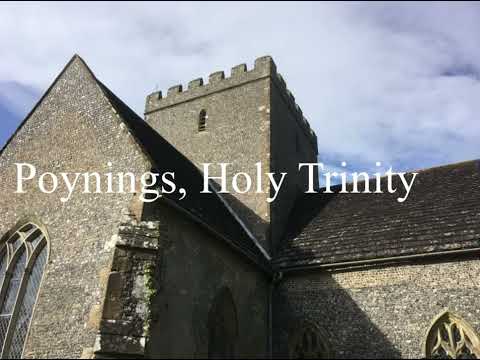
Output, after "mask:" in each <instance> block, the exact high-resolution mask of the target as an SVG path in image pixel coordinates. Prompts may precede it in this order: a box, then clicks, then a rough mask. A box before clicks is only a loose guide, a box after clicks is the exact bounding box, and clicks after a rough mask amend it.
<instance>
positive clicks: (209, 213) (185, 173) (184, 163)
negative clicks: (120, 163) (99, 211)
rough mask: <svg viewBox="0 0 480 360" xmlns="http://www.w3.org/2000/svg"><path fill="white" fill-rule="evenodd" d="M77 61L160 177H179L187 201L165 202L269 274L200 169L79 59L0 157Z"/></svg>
mask: <svg viewBox="0 0 480 360" xmlns="http://www.w3.org/2000/svg"><path fill="white" fill-rule="evenodd" d="M74 61H80V62H81V63H82V65H83V66H84V67H85V69H86V70H87V71H88V72H89V74H90V75H91V76H92V79H93V80H94V81H95V82H96V83H97V84H98V86H99V88H100V90H101V91H102V93H103V94H104V95H105V97H106V99H107V100H108V102H109V103H110V104H111V106H112V107H113V109H114V110H115V112H116V113H117V114H118V115H119V117H120V119H121V120H122V121H123V122H124V123H125V125H126V126H127V128H128V129H129V131H130V133H131V134H132V136H133V137H134V139H135V140H136V142H137V143H138V145H139V146H140V148H141V149H142V150H143V152H144V153H145V155H146V156H147V157H148V158H149V159H150V160H151V161H152V163H153V164H154V165H155V170H156V171H158V172H159V173H164V172H173V173H175V184H176V185H177V189H179V188H184V189H185V190H186V191H187V196H186V197H185V199H183V200H178V199H179V198H180V197H181V195H180V194H179V193H178V192H176V193H173V194H164V197H163V198H164V199H165V200H166V201H167V202H168V203H169V204H171V205H174V206H175V207H177V208H178V209H180V210H182V211H183V212H184V213H186V214H188V215H189V216H190V217H192V218H193V219H194V220H196V221H197V222H200V223H201V224H202V225H203V226H204V227H206V228H208V229H209V230H210V231H213V232H214V233H215V234H216V235H217V236H219V237H221V238H222V239H224V240H225V241H227V242H228V243H229V244H230V245H231V246H233V247H234V248H235V249H237V250H239V251H241V252H242V253H243V254H244V255H246V256H247V257H248V258H249V259H250V260H252V261H254V262H255V263H256V264H257V265H260V266H261V267H262V268H263V269H265V270H267V271H268V270H269V269H270V267H269V264H268V259H267V257H266V256H265V255H264V252H263V249H262V248H261V247H260V246H259V245H258V244H257V243H256V240H255V238H253V236H251V234H249V233H248V231H247V230H246V228H244V226H243V225H242V224H241V223H240V222H239V221H237V219H236V218H235V216H234V214H233V213H232V212H231V210H230V209H229V208H228V207H227V206H226V204H225V203H224V202H223V201H222V199H221V198H220V197H219V195H218V194H216V193H209V194H208V193H207V194H201V193H200V191H201V190H202V189H203V176H202V174H201V173H200V171H199V170H198V169H197V167H196V166H195V165H193V164H192V163H191V162H190V161H189V160H188V159H187V158H186V157H185V156H183V155H182V154H181V153H180V152H178V151H177V150H176V149H175V148H174V147H173V146H172V145H170V144H169V143H168V142H167V141H166V140H165V139H164V138H163V137H162V136H160V134H158V133H157V132H156V131H155V130H154V129H153V128H151V127H150V126H149V125H148V124H147V123H146V122H145V121H144V120H143V119H142V118H140V117H139V116H138V115H137V114H136V113H135V112H134V111H133V110H131V109H130V108H129V107H128V106H127V105H125V103H124V102H123V101H121V100H120V99H119V98H118V97H117V96H116V95H115V94H114V93H113V92H112V91H110V90H109V89H108V88H107V87H106V86H105V85H104V84H103V83H102V82H100V81H99V80H98V79H97V78H96V76H95V74H94V73H93V72H92V71H91V70H90V68H89V67H88V65H87V64H86V63H85V62H84V61H83V59H82V58H80V56H78V55H74V56H73V57H72V59H71V60H70V61H69V62H68V63H67V65H66V66H65V67H64V68H63V70H62V71H61V72H60V74H59V75H58V76H57V77H56V78H55V80H54V82H53V83H52V84H51V85H50V87H49V88H48V90H47V91H46V92H45V94H44V95H43V96H42V97H41V99H40V100H39V101H38V102H37V104H36V105H35V107H34V108H33V109H32V111H31V112H30V113H29V114H28V115H27V117H26V118H25V120H24V121H23V122H22V123H21V125H20V126H19V127H18V129H17V130H16V132H15V133H14V134H13V135H12V136H11V137H10V139H9V140H8V142H7V143H6V144H5V146H4V147H3V148H2V150H1V151H0V155H1V153H2V152H3V151H4V150H5V148H6V147H7V146H8V144H9V143H10V142H11V140H12V139H13V138H14V137H15V134H16V133H17V132H18V131H19V130H20V129H21V128H22V127H23V125H24V124H25V123H26V122H27V120H28V118H29V117H30V116H31V115H32V114H33V113H34V112H35V110H36V109H37V108H38V106H39V105H40V104H41V103H42V101H43V100H44V99H45V98H46V96H47V95H48V94H49V93H50V91H51V90H52V88H53V87H54V85H55V84H56V82H57V81H58V80H59V79H60V78H61V76H62V74H64V72H65V71H66V70H67V69H68V68H69V66H70V65H71V64H72V63H73V62H74Z"/></svg>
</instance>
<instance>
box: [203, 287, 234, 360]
mask: <svg viewBox="0 0 480 360" xmlns="http://www.w3.org/2000/svg"><path fill="white" fill-rule="evenodd" d="M237 333H238V324H237V311H236V308H235V303H234V301H233V297H232V293H231V292H230V290H229V289H228V288H226V287H224V288H222V289H221V290H220V291H219V292H218V294H217V296H216V297H215V299H214V301H213V304H212V307H211V308H210V312H209V314H208V357H209V358H210V359H233V357H234V355H235V342H236V339H237Z"/></svg>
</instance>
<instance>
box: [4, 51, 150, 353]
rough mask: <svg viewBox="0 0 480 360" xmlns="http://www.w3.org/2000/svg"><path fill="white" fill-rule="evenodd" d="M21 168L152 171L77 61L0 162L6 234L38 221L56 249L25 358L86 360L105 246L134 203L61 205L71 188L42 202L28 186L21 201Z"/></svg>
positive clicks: (101, 198) (79, 199)
mask: <svg viewBox="0 0 480 360" xmlns="http://www.w3.org/2000/svg"><path fill="white" fill-rule="evenodd" d="M16 162H29V163H32V164H33V165H35V166H36V167H37V170H38V172H39V173H43V172H46V171H49V172H54V173H59V172H61V171H65V172H81V173H83V172H92V171H99V172H103V173H104V172H106V171H107V169H108V170H111V171H112V172H125V171H132V172H134V173H136V174H143V173H144V172H145V171H148V170H149V169H150V167H151V165H150V164H149V163H148V161H147V159H146V158H145V156H144V155H143V153H142V152H141V149H140V148H139V147H138V146H137V144H136V143H135V142H134V140H133V139H132V137H131V136H130V135H129V133H128V131H127V129H126V128H125V126H124V125H123V123H122V121H121V120H120V118H119V117H118V115H117V114H116V113H115V111H114V110H113V108H112V106H111V104H110V103H109V102H108V100H107V99H106V98H105V96H104V95H103V93H102V91H101V89H100V88H99V86H98V84H97V83H96V80H95V79H94V78H93V76H92V74H91V73H90V72H89V70H87V68H86V66H85V64H84V63H83V62H82V61H81V60H80V59H79V58H78V57H75V58H74V59H73V60H72V61H71V62H70V64H69V65H68V67H67V68H66V70H65V71H64V72H63V73H62V74H61V75H60V77H59V78H58V80H57V81H56V83H55V84H54V86H53V87H52V88H51V89H50V91H49V92H48V93H47V94H46V96H45V97H44V98H43V101H42V102H41V104H40V105H39V106H38V107H37V108H36V109H35V111H34V112H33V113H32V115H31V116H30V117H29V119H28V121H27V122H26V123H25V125H24V126H23V127H22V128H21V129H20V130H18V132H17V134H16V136H15V137H14V138H13V139H12V141H11V142H10V143H9V145H8V146H7V147H6V148H5V149H4V150H3V151H2V152H1V154H0V173H1V176H0V194H1V196H0V213H1V214H2V218H1V221H0V234H2V235H3V234H4V233H5V232H6V231H7V230H9V229H10V228H11V227H13V225H14V224H15V223H17V222H18V221H19V220H21V219H22V218H31V217H35V218H37V219H39V220H40V221H41V222H42V223H43V224H44V225H45V227H46V229H47V231H48V235H49V241H50V256H49V261H48V264H47V266H46V270H45V275H44V279H43V282H42V286H41V288H40V292H39V298H38V301H37V304H36V307H35V312H34V315H33V319H32V323H31V324H32V325H31V328H30V332H29V336H28V339H27V343H26V349H25V352H24V355H25V356H27V357H36V358H38V357H66V358H70V357H80V356H81V354H82V351H83V349H84V348H88V347H92V346H93V343H94V341H95V336H96V332H97V331H98V330H97V329H93V328H92V327H91V326H88V325H87V324H92V322H91V320H92V319H91V318H90V315H91V312H92V309H94V308H95V307H96V306H99V305H101V303H102V301H103V298H104V293H105V287H104V286H102V285H101V284H102V282H101V281H99V276H98V274H99V272H100V271H101V270H102V269H105V268H107V267H110V266H111V260H112V255H113V248H112V247H108V246H105V245H106V243H107V242H108V241H110V240H111V238H112V236H113V235H115V234H116V233H117V231H118V226H119V224H120V222H121V218H122V209H124V208H127V207H128V205H129V203H130V201H131V199H132V195H129V194H125V195H121V194H109V195H108V196H106V195H105V194H95V193H92V194H82V193H78V192H76V193H74V194H73V196H72V197H71V199H70V200H69V201H68V202H67V203H61V202H60V200H59V198H60V197H61V196H63V195H64V194H66V191H67V190H66V189H65V188H63V187H60V188H59V189H58V191H57V192H56V193H54V194H43V193H41V192H40V191H39V190H38V187H37V184H35V183H33V182H30V183H27V184H26V186H25V190H26V192H27V193H26V194H15V190H16V169H15V165H14V163H16ZM108 162H112V167H111V168H109V167H108V165H107V164H108Z"/></svg>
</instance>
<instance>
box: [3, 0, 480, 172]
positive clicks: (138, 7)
mask: <svg viewBox="0 0 480 360" xmlns="http://www.w3.org/2000/svg"><path fill="white" fill-rule="evenodd" d="M0 9H1V11H0V44H1V48H2V56H1V57H0V81H10V80H13V81H18V82H21V83H25V84H29V85H31V86H35V87H39V88H43V89H45V88H46V87H47V86H48V84H49V82H50V81H51V80H52V79H53V78H54V77H55V75H56V74H57V73H58V72H59V71H60V69H61V68H62V67H63V65H64V64H65V63H66V62H67V61H68V59H69V58H70V57H71V56H72V54H73V53H76V52H78V53H79V54H80V55H81V56H82V57H83V58H84V59H85V60H86V61H87V62H88V63H89V65H90V66H91V67H92V69H93V70H94V71H95V73H96V74H97V75H98V76H99V78H100V79H102V81H104V82H105V83H106V84H107V85H108V86H109V87H110V88H111V89H112V90H113V91H114V92H116V93H117V95H119V96H120V97H121V98H122V99H123V100H125V101H126V102H127V103H128V104H130V105H131V106H132V107H133V108H134V109H135V110H136V111H137V112H138V113H140V114H141V113H142V111H143V106H144V98H145V96H146V95H147V94H148V93H150V92H151V91H153V90H154V89H155V88H156V87H157V86H158V87H159V88H160V89H165V90H166V89H167V88H168V87H169V86H171V85H174V84H176V83H179V82H181V83H183V84H186V83H187V82H188V81H189V80H191V79H193V78H196V77H199V76H203V77H206V76H208V74H209V73H210V72H213V71H216V70H227V69H229V68H230V67H231V66H233V65H236V64H238V63H241V62H247V63H248V65H250V66H251V65H252V63H253V60H254V59H255V57H258V56H261V55H265V54H271V55H273V57H274V59H275V61H276V63H277V66H278V69H279V71H280V72H281V73H282V74H283V75H284V77H285V78H286V80H287V84H288V86H289V87H290V88H291V90H292V91H293V93H294V94H295V97H296V99H297V101H298V102H299V104H300V105H301V107H302V109H303V111H304V114H306V115H307V117H308V118H309V120H310V122H311V124H312V127H313V128H314V129H315V130H316V132H317V135H318V139H319V148H320V152H321V156H322V155H323V156H325V157H328V158H329V159H332V158H335V159H338V161H341V160H346V161H348V162H349V164H354V165H356V166H357V167H362V166H365V167H368V166H370V167H373V166H374V162H375V161H377V160H379V161H383V162H384V163H388V164H392V166H393V167H394V169H395V168H402V169H405V168H410V169H415V168H418V167H423V166H431V165H436V164H440V163H447V162H453V161H460V160H463V159H471V158H478V157H479V152H478V146H477V143H478V139H479V137H480V122H479V121H478V120H477V119H476V115H477V114H479V113H480V102H479V101H478V99H479V97H480V82H479V73H478V71H479V68H480V48H478V39H477V38H476V35H477V34H479V33H480V22H479V21H478V19H479V16H480V8H479V6H478V5H477V4H474V3H466V4H460V5H457V4H456V5H453V4H438V3H433V4H432V3H430V4H421V5H412V4H407V5H404V4H398V3H396V4H394V5H391V4H364V3H349V4H340V5H337V4H334V3H328V4H314V3H298V2H295V3H275V4H273V3H258V4H257V3H255V4H254V3H167V4H159V3H89V4H85V3H67V4H57V3H34V4H25V3H20V4H16V3H11V4H1V5H0ZM360 170H362V169H360Z"/></svg>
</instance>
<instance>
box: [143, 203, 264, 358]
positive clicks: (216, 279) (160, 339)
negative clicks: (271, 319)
mask: <svg viewBox="0 0 480 360" xmlns="http://www.w3.org/2000/svg"><path fill="white" fill-rule="evenodd" d="M151 216H152V218H153V219H158V220H159V221H161V223H162V224H167V228H168V229H166V231H167V232H168V240H167V238H165V237H163V238H162V240H161V241H160V243H159V246H160V249H161V257H162V259H161V260H160V262H159V264H161V266H160V268H159V270H158V272H157V281H156V284H157V285H158V292H157V294H156V297H155V299H154V301H153V306H152V308H151V311H152V314H153V317H152V318H153V321H152V324H151V327H150V339H149V342H148V343H147V348H146V352H147V354H148V356H149V357H151V358H207V357H208V344H209V337H208V315H209V311H210V309H211V307H212V305H213V302H214V298H215V296H216V295H218V293H219V291H220V289H222V288H223V287H227V288H228V289H229V290H230V291H231V293H232V295H233V301H234V303H235V308H236V312H237V319H238V338H237V339H236V348H235V354H236V357H238V358H259V357H260V358H262V357H267V356H268V355H267V354H268V350H267V343H268V321H267V319H268V306H267V300H268V296H267V294H268V293H267V291H268V279H267V276H266V275H265V274H264V273H263V272H262V271H261V270H259V269H258V268H257V267H256V266H255V265H254V264H252V263H250V262H247V261H246V260H245V258H244V256H242V254H239V253H237V252H235V251H234V250H232V249H231V248H230V247H229V246H228V245H227V244H226V243H225V242H224V241H223V240H221V239H219V238H217V237H215V236H214V235H212V234H211V233H210V232H207V231H205V230H204V228H202V227H201V226H199V225H198V224H197V223H194V222H193V221H192V220H189V219H188V218H187V217H185V216H184V215H183V214H181V213H180V212H179V211H177V210H175V209H172V208H170V207H167V206H165V205H160V204H159V206H158V208H157V210H156V211H155V213H154V214H151ZM145 220H148V218H146V219H145Z"/></svg>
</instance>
